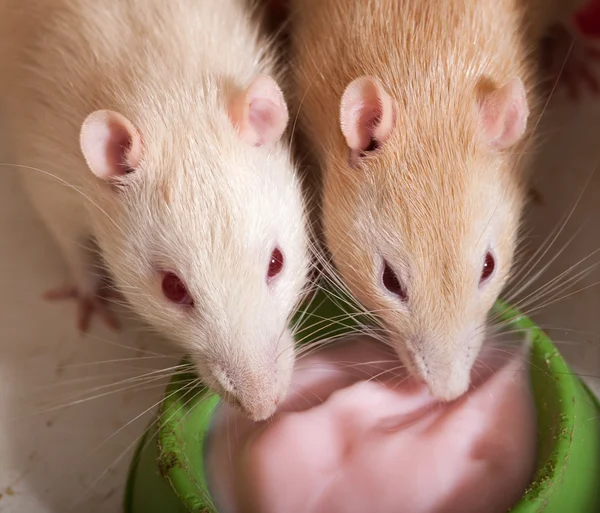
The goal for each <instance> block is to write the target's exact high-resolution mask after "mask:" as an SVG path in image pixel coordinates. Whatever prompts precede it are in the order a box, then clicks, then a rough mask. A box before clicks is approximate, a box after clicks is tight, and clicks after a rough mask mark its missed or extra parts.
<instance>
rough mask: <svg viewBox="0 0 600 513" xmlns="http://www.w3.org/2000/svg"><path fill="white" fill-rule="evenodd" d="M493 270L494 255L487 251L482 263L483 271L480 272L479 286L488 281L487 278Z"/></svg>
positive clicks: (494, 266) (494, 264) (494, 263)
mask: <svg viewBox="0 0 600 513" xmlns="http://www.w3.org/2000/svg"><path fill="white" fill-rule="evenodd" d="M495 268H496V260H495V259H494V255H492V253H491V252H489V251H488V252H487V254H486V255H485V260H484V262H483V269H482V270H481V278H480V280H479V285H481V284H483V283H484V282H485V281H487V280H488V279H489V277H490V276H491V275H492V274H493V273H494V269H495Z"/></svg>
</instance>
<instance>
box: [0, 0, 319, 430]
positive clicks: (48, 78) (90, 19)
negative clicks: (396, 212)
mask: <svg viewBox="0 0 600 513" xmlns="http://www.w3.org/2000/svg"><path fill="white" fill-rule="evenodd" d="M251 15H252V13H251V12H250V11H249V10H248V7H247V6H246V5H245V3H244V1H243V0H220V1H219V2H211V1H207V0H173V1H164V0H95V1H89V0H38V1H34V0H5V1H4V2H3V5H2V6H1V7H0V47H1V48H2V49H3V50H2V49H0V77H2V79H1V80H0V93H1V94H2V97H3V98H6V99H7V100H8V101H7V103H8V107H9V108H8V110H9V114H10V121H11V122H12V130H13V135H14V141H13V146H14V149H15V150H16V152H17V155H18V156H19V161H18V164H20V165H25V166H32V167H36V168H40V169H43V170H44V171H45V172H47V173H50V174H52V175H54V177H55V178H49V177H48V176H46V177H45V176H44V175H42V174H41V173H39V172H35V171H25V172H24V175H23V176H24V183H25V185H26V188H27V190H28V191H29V193H30V195H31V198H32V200H33V203H34V204H35V206H36V207H37V209H38V210H39V211H40V213H41V216H42V218H43V219H44V221H45V222H46V224H47V225H48V228H49V230H50V231H51V232H52V233H53V235H54V236H55V238H56V240H57V242H58V243H59V245H60V246H61V248H62V250H63V252H64V254H65V258H66V259H67V261H68V263H69V265H70V267H71V270H72V273H73V279H74V280H75V282H76V284H77V285H78V286H79V288H80V289H81V290H83V291H87V292H89V293H92V292H93V289H94V287H95V283H94V280H93V276H92V275H91V274H90V273H89V268H90V265H91V264H92V262H90V258H89V255H86V254H84V252H83V251H82V249H81V246H80V242H81V239H82V238H84V237H86V236H89V235H93V236H94V237H95V238H96V239H97V242H98V244H99V247H100V248H101V250H102V254H103V257H104V259H105V261H106V263H107V266H108V268H109V270H110V271H111V273H112V274H113V275H114V278H115V281H116V283H117V285H118V287H119V288H120V290H121V291H122V292H123V293H124V294H125V296H126V298H127V299H128V301H129V302H130V303H131V305H132V307H133V309H134V310H135V311H136V312H137V313H138V314H140V315H141V316H142V317H143V318H144V319H145V320H146V321H148V322H149V323H150V324H151V325H152V326H154V327H155V328H156V329H158V330H159V331H160V332H162V333H164V334H165V335H166V336H168V337H170V338H172V339H174V340H176V341H177V342H178V343H179V344H181V345H182V346H183V347H184V348H185V349H187V350H189V352H190V353H191V356H192V358H193V359H194V362H195V363H196V364H197V368H198V371H199V372H200V375H201V376H202V377H203V378H204V380H205V382H206V383H207V384H208V385H210V386H212V387H213V388H215V389H216V390H217V391H226V392H232V393H233V395H234V396H235V401H237V402H239V403H241V404H242V406H243V407H244V408H245V409H246V411H247V412H248V413H249V414H250V415H251V416H252V417H253V418H256V419H259V418H265V417H267V416H269V415H270V414H271V413H272V411H273V410H274V408H275V405H276V403H277V401H278V400H279V399H280V398H281V397H282V395H283V394H284V393H285V392H286V390H287V386H288V383H289V380H290V375H291V370H292V364H293V355H292V352H293V351H292V339H291V336H290V334H289V332H288V331H287V322H288V319H289V316H290V315H291V313H292V311H293V309H294V307H295V306H296V304H297V301H298V299H299V296H300V293H301V289H302V287H303V286H304V284H305V283H306V274H307V268H308V255H307V239H306V234H305V219H304V213H303V210H304V209H303V203H302V198H301V191H300V186H299V182H298V180H297V178H296V175H295V172H294V167H293V165H292V163H291V160H290V155H289V150H288V149H287V148H286V147H284V145H283V143H277V144H274V145H270V146H264V147H260V148H255V147H252V146H251V145H249V144H245V143H243V142H242V140H241V139H240V137H239V135H238V133H237V132H236V130H235V128H234V127H233V125H232V123H231V121H230V119H229V117H228V113H227V105H228V104H229V101H230V99H231V96H232V95H235V94H237V93H239V92H240V91H244V90H245V89H246V88H247V87H248V86H249V85H250V83H251V81H252V79H253V78H254V77H256V76H257V75H259V74H270V75H273V74H274V72H275V69H274V63H273V59H272V58H271V56H272V52H273V50H272V49H271V48H270V47H269V45H268V44H267V43H266V42H265V41H263V40H261V38H260V36H259V34H258V28H257V25H256V23H255V22H253V21H252V18H251ZM98 109H112V110H114V111H116V112H118V113H121V114H122V115H123V116H125V117H126V118H127V119H129V120H131V122H132V123H133V125H134V126H135V127H136V128H137V130H138V131H139V132H140V134H141V137H142V141H143V149H142V155H141V163H140V166H139V168H138V169H137V170H136V171H135V172H134V173H132V174H130V175H126V176H125V177H123V178H122V180H123V185H124V187H122V188H121V190H120V191H115V190H114V188H111V187H108V186H107V185H106V184H105V183H104V182H102V181H101V180H98V179H97V178H96V177H95V176H94V175H93V174H92V173H91V171H90V170H89V169H88V167H87V166H86V163H85V161H84V159H83V156H82V154H81V151H80V148H79V132H80V130H81V126H82V123H83V121H84V119H85V118H86V116H88V115H89V114H90V113H91V112H93V111H95V110H98ZM65 184H68V185H65ZM275 244H278V246H279V247H280V248H281V250H282V252H283V254H284V256H285V268H284V270H283V272H282V273H281V275H280V277H279V279H278V280H277V281H276V282H275V283H273V284H272V286H270V287H269V286H267V284H266V282H265V275H266V272H267V266H268V263H269V256H270V253H271V251H272V249H273V247H274V245H275ZM162 268H165V269H169V270H173V271H175V272H177V273H178V274H179V275H180V276H181V277H182V278H183V280H184V281H185V283H186V284H187V287H188V289H189V291H190V293H191V294H192V296H193V298H194V301H195V308H194V309H193V311H191V312H186V311H185V310H184V309H181V308H179V307H178V306H177V305H173V304H171V303H169V302H168V301H167V300H166V299H165V298H164V297H163V295H162V293H161V289H160V278H159V276H158V274H157V270H159V269H162ZM215 369H216V370H215ZM276 371H277V372H276ZM215 372H216V373H220V374H219V375H220V376H221V377H223V373H224V374H225V378H223V379H222V380H221V381H224V382H225V383H227V386H226V387H225V388H230V390H224V386H223V384H222V383H219V382H217V380H216V379H215V377H214V374H215ZM232 386H233V389H231V387H232Z"/></svg>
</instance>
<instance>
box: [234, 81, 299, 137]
mask: <svg viewBox="0 0 600 513" xmlns="http://www.w3.org/2000/svg"><path fill="white" fill-rule="evenodd" d="M229 117H230V119H231V122H232V123H233V124H234V126H236V127H237V129H238V131H239V134H240V137H241V138H242V139H243V140H244V141H246V142H247V143H248V144H251V145H252V146H262V145H264V144H271V143H274V142H276V141H278V140H279V139H281V136H282V135H283V132H284V131H285V128H286V127H287V124H288V119H289V114H288V108H287V105H286V103H285V99H284V97H283V93H282V92H281V89H280V88H279V86H278V85H277V82H275V80H273V79H272V78H271V77H269V76H267V75H261V76H259V77H257V78H255V79H254V81H253V82H252V83H251V84H250V86H249V87H248V89H247V90H246V91H245V92H243V93H241V94H238V95H237V96H236V97H235V98H234V99H233V101H232V103H231V105H230V109H229Z"/></svg>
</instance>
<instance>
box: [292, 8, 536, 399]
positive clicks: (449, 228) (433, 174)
mask: <svg viewBox="0 0 600 513" xmlns="http://www.w3.org/2000/svg"><path fill="white" fill-rule="evenodd" d="M536 2H538V0H536ZM546 4H547V3H545V4H544V5H546ZM540 5H541V4H538V3H534V2H527V1H526V0H525V1H524V0H498V1H483V0H437V1H436V0H362V1H352V0H297V1H296V2H295V5H294V8H293V9H292V28H291V38H292V43H291V47H292V50H291V68H292V72H293V74H294V80H295V84H294V91H293V93H294V99H295V101H296V106H297V108H299V121H300V126H301V127H302V130H303V131H304V132H305V133H306V134H307V136H308V138H309V139H310V140H311V142H312V145H313V148H314V149H315V151H316V153H317V156H318V158H319V160H320V163H321V167H322V174H323V176H322V180H323V190H322V194H323V204H322V210H323V212H322V216H323V219H322V223H323V231H324V237H325V240H326V243H327V246H328V249H329V251H330V252H331V254H332V257H333V259H334V263H335V264H336V267H337V269H338V271H339V272H340V274H341V276H342V278H343V279H344V281H345V282H346V284H347V285H348V286H349V287H350V289H351V291H352V293H353V294H354V295H355V296H356V297H357V299H359V300H360V301H361V302H362V303H363V304H364V305H365V306H366V307H367V308H368V309H370V310H373V311H374V312H375V313H377V314H378V315H379V316H380V317H381V318H382V319H383V321H384V322H385V324H386V325H387V326H388V327H389V328H390V331H391V333H392V338H393V340H394V344H395V346H396V347H397V349H398V352H399V354H400V356H401V357H402V359H403V360H404V361H405V362H406V364H407V365H409V367H410V368H412V369H414V370H415V372H417V373H418V374H419V375H421V376H422V377H423V378H424V379H425V380H426V381H427V382H428V383H429V385H430V387H431V389H432V391H433V392H434V393H435V394H436V395H438V396H439V397H441V398H446V399H451V398H454V397H456V396H457V395H459V394H461V393H462V392H464V390H465V389H466V387H467V385H468V383H469V377H468V375H469V372H470V368H471V365H472V362H473V360H474V358H475V357H476V356H477V353H478V350H479V347H480V345H481V343H482V338H483V332H484V325H485V321H486V314H487V312H488V310H489V309H490V307H491V306H492V304H493V303H494V301H495V300H496V298H497V297H498V294H499V293H500V291H501V289H502V288H503V286H504V285H505V283H506V280H507V277H508V275H509V272H510V269H511V266H512V262H513V254H514V251H515V244H516V239H517V231H518V225H519V217H520V214H521V210H522V208H523V202H524V192H523V189H524V187H523V182H524V168H525V164H526V159H524V158H521V157H522V156H523V152H525V153H526V152H527V149H528V148H529V146H528V143H529V142H530V140H531V138H530V135H531V128H532V127H533V125H534V124H535V123H536V122H537V119H538V114H539V105H538V102H537V101H536V93H535V90H534V87H533V77H532V75H533V71H534V65H533V62H532V53H533V50H534V47H535V44H534V41H535V39H536V38H537V37H539V36H540V35H541V33H542V26H543V23H542V22H539V20H538V19H537V18H536V17H535V16H534V14H535V13H534V10H535V9H538V8H541V7H540ZM544 23H545V21H544ZM363 75H370V76H374V77H376V78H378V79H380V80H381V82H382V83H383V85H384V87H385V88H386V90H387V92H388V93H389V94H390V95H391V96H392V98H393V99H394V100H395V101H396V103H397V107H398V116H397V123H396V126H395V129H394V130H393V132H392V133H391V135H390V138H389V139H388V140H386V141H385V143H384V144H383V146H382V148H381V149H380V150H379V151H377V152H375V153H372V154H370V155H369V156H368V157H366V158H364V159H362V161H361V163H360V165H359V166H358V168H352V167H351V166H350V165H349V162H348V148H347V146H346V144H345V141H344V138H343V135H342V132H341V129H340V98H341V96H342V94H343V92H344V89H345V88H346V86H347V85H348V84H349V83H350V82H351V81H352V80H354V79H356V78H358V77H360V76H363ZM514 76H517V77H520V78H521V79H522V80H523V81H524V83H525V85H526V91H527V97H528V102H529V107H530V111H531V114H530V116H529V123H528V127H529V129H530V130H529V132H528V133H526V134H525V136H524V137H523V139H522V144H519V145H518V146H517V147H514V148H512V149H511V151H507V152H504V153H501V154H495V153H493V152H492V151H490V149H489V148H488V147H487V146H486V145H485V144H483V142H482V140H481V129H480V127H479V125H478V117H477V116H476V110H475V104H476V101H477V100H478V98H479V96H480V95H482V94H485V92H486V91H491V90H492V89H493V88H495V87H499V86H501V85H503V84H504V83H506V82H507V81H508V80H510V79H511V78H512V77H514ZM490 245H491V247H492V248H493V250H494V252H495V254H496V263H497V268H496V273H495V277H494V278H493V280H492V281H491V282H490V283H489V284H487V285H486V286H484V287H482V288H481V289H479V288H478V282H479V278H480V274H481V268H482V265H483V259H484V256H485V253H486V251H487V248H488V246H490ZM382 257H383V258H386V259H387V260H388V261H389V262H390V263H391V264H392V265H393V268H394V269H395V270H396V271H397V272H398V274H399V275H400V276H401V279H402V281H403V283H404V284H405V285H406V288H407V292H408V296H409V300H408V302H407V304H405V305H403V304H401V303H400V302H399V301H397V300H396V299H395V298H393V297H391V296H390V295H389V294H387V293H386V291H385V289H384V288H383V286H382V284H381V258H382Z"/></svg>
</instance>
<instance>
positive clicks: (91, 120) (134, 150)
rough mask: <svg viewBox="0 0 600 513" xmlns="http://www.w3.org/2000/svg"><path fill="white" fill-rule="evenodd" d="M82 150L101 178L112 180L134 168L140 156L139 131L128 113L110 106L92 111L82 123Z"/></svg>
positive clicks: (93, 171) (91, 168) (87, 161)
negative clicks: (106, 108) (123, 113)
mask: <svg viewBox="0 0 600 513" xmlns="http://www.w3.org/2000/svg"><path fill="white" fill-rule="evenodd" d="M80 145H81V151H82V153H83V156H84V158H85V161H86V163H87V165H88V167H89V168H90V170H91V171H92V173H94V174H95V175H96V176H97V177H98V178H101V179H103V180H109V179H111V178H115V177H118V176H123V175H125V174H127V173H130V172H132V171H133V170H135V169H136V168H137V167H138V165H139V160H140V157H141V148H142V142H141V137H140V135H139V132H138V131H137V130H136V128H135V127H134V126H133V124H132V123H131V121H129V120H128V119H127V118H126V117H125V116H123V115H122V114H119V113H118V112H114V111H111V110H98V111H95V112H93V113H92V114H90V115H89V116H88V117H87V118H86V119H85V121H84V122H83V125H82V127H81V134H80Z"/></svg>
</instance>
